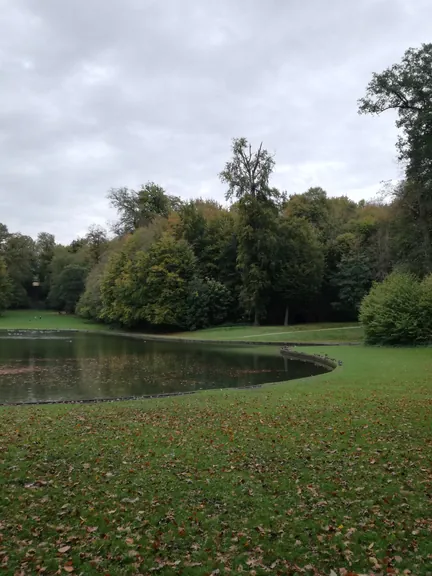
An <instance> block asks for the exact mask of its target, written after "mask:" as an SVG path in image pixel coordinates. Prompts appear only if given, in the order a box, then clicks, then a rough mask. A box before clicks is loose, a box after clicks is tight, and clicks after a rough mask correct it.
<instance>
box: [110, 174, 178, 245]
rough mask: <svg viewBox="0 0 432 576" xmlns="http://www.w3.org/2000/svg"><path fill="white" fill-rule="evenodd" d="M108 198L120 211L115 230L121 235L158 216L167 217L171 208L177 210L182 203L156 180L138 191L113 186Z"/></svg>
mask: <svg viewBox="0 0 432 576" xmlns="http://www.w3.org/2000/svg"><path fill="white" fill-rule="evenodd" d="M108 199H109V200H110V203H111V206H112V207H113V208H115V209H116V210H117V213H118V218H119V219H118V221H117V222H116V223H115V224H114V225H113V231H114V232H115V233H116V234H117V235H119V236H122V235H123V234H127V233H132V232H134V231H135V230H137V229H138V228H140V227H143V226H148V225H149V224H151V223H152V222H153V221H154V219H155V218H156V217H157V216H162V217H164V218H167V217H168V215H169V213H170V211H171V210H177V209H178V208H179V206H180V205H181V202H180V199H179V198H177V197H176V196H170V195H168V194H167V193H166V192H165V190H164V189H163V188H162V187H161V186H159V185H157V184H155V183H154V182H147V184H144V185H143V186H141V189H140V190H138V191H137V190H131V189H128V188H113V189H111V190H110V191H109V193H108Z"/></svg>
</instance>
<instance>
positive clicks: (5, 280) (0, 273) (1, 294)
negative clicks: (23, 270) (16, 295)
mask: <svg viewBox="0 0 432 576" xmlns="http://www.w3.org/2000/svg"><path fill="white" fill-rule="evenodd" d="M10 297H11V282H10V279H9V274H8V272H7V268H6V262H5V260H4V258H3V257H2V256H0V315H1V314H2V313H3V312H4V311H5V310H6V308H8V307H9V303H10Z"/></svg>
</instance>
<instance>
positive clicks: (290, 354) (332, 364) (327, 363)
mask: <svg viewBox="0 0 432 576" xmlns="http://www.w3.org/2000/svg"><path fill="white" fill-rule="evenodd" d="M2 332H8V333H10V332H13V331H12V330H0V334H1V333H2ZM15 332H18V333H19V332H33V333H34V332H85V333H88V334H105V335H112V336H126V337H129V338H136V339H140V340H159V341H164V342H173V341H174V342H185V343H188V344H193V343H195V344H196V343H198V344H204V343H205V344H239V342H237V341H235V340H231V341H228V340H218V341H217V340H194V339H192V338H190V339H186V338H176V339H174V338H169V337H166V338H163V337H162V338H160V337H150V338H148V337H147V335H145V334H131V333H124V332H108V331H97V330H49V329H48V330H16V331H15ZM240 344H241V343H240ZM245 344H248V345H251V344H252V345H272V346H280V345H281V343H277V342H245ZM303 345H304V346H306V344H303ZM307 345H308V346H314V345H315V346H317V345H318V344H307ZM329 345H331V344H321V346H329ZM290 346H293V344H289V345H288V344H285V345H284V346H283V347H282V348H281V350H280V353H281V355H282V356H284V357H285V358H288V359H290V360H299V361H301V362H306V363H311V364H315V365H317V366H323V367H325V368H327V369H328V370H329V372H331V371H333V370H334V369H335V368H337V366H338V361H337V360H335V359H334V358H329V357H328V356H327V354H325V355H322V354H307V353H305V352H297V351H295V350H292V349H291V348H290ZM271 384H272V383H271V382H269V383H267V384H258V385H256V386H239V387H238V388H235V390H250V389H256V388H262V387H263V386H271ZM221 390H224V389H223V388H222V389H221ZM226 390H231V388H226ZM203 391H205V390H191V391H185V392H168V393H166V394H148V395H143V396H119V397H114V398H89V399H86V400H42V401H40V402H37V401H36V402H0V406H1V407H7V406H44V405H52V404H96V403H99V402H120V401H123V402H125V401H131V400H149V399H155V398H168V397H174V396H186V395H190V394H197V393H198V392H203Z"/></svg>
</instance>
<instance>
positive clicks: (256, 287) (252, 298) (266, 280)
mask: <svg viewBox="0 0 432 576" xmlns="http://www.w3.org/2000/svg"><path fill="white" fill-rule="evenodd" d="M274 164H275V162H274V159H273V157H272V156H271V155H270V154H269V152H268V151H267V150H265V149H264V148H263V147H262V144H260V146H259V148H258V150H256V151H253V150H252V147H251V145H250V144H249V143H248V141H247V140H246V138H237V139H234V140H233V143H232V159H231V161H229V162H227V163H226V165H225V169H224V170H223V171H222V172H221V173H220V179H221V181H222V182H223V183H224V184H227V185H228V191H227V193H226V198H227V200H232V199H237V212H238V230H237V237H238V256H237V264H238V266H239V269H240V271H241V274H242V281H243V286H242V291H241V297H242V302H243V306H244V308H245V310H246V312H247V313H248V314H251V315H253V317H254V324H258V323H259V320H260V317H261V316H263V315H264V314H265V310H266V304H267V299H268V289H269V286H270V283H271V266H272V255H273V252H274V246H275V241H276V238H275V234H276V216H277V213H278V206H277V200H279V194H278V192H277V190H275V189H274V188H271V187H270V184H269V180H270V176H271V174H272V171H273V168H274Z"/></svg>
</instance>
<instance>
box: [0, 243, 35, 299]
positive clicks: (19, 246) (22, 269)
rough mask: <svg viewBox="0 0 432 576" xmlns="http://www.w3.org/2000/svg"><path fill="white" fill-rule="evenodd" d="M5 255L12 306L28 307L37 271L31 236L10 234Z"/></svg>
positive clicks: (5, 247)
mask: <svg viewBox="0 0 432 576" xmlns="http://www.w3.org/2000/svg"><path fill="white" fill-rule="evenodd" d="M3 254H4V255H3V257H4V259H5V262H6V267H7V271H8V275H9V278H10V283H11V294H10V307H11V308H27V307H28V306H29V305H30V298H29V294H30V291H31V287H32V283H33V280H34V279H35V277H36V273H37V255H36V246H35V242H34V241H33V239H32V238H30V236H25V235H23V234H9V235H8V237H7V239H6V241H5V246H4V253H3Z"/></svg>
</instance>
